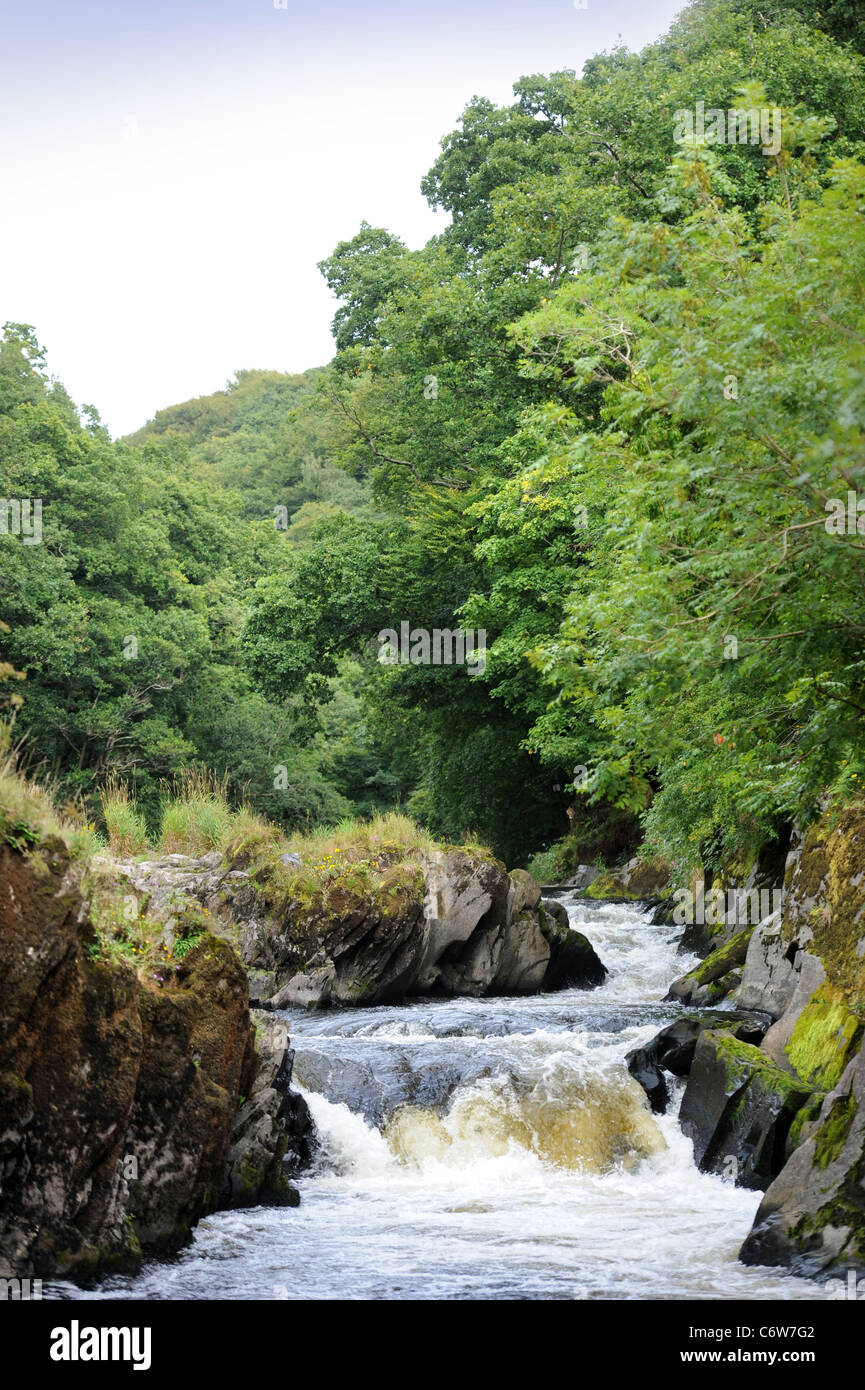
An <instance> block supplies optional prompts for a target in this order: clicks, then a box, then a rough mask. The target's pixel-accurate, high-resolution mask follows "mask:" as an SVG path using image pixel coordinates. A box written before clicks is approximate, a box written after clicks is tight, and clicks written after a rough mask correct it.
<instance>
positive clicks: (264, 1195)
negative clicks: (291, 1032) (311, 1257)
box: [223, 1014, 316, 1207]
mask: <svg viewBox="0 0 865 1390" xmlns="http://www.w3.org/2000/svg"><path fill="white" fill-rule="evenodd" d="M255 1046H256V1053H257V1057H258V1066H257V1071H256V1074H255V1080H254V1083H253V1086H252V1093H251V1095H250V1096H248V1097H245V1098H244V1103H243V1105H242V1106H241V1108H240V1110H239V1111H238V1113H237V1116H236V1118H235V1121H234V1129H233V1131H232V1137H231V1148H230V1150H229V1153H228V1160H227V1163H226V1170H225V1186H224V1193H223V1206H228V1207H246V1206H254V1205H260V1206H297V1204H298V1202H299V1201H300V1197H299V1195H298V1191H297V1188H296V1187H294V1185H293V1184H292V1183H291V1181H290V1178H291V1177H292V1176H294V1175H295V1174H296V1173H298V1172H300V1171H301V1170H302V1169H303V1168H305V1167H307V1166H308V1164H309V1163H310V1162H311V1160H312V1157H313V1155H314V1152H315V1148H316V1143H315V1130H314V1126H313V1123H312V1117H311V1115H310V1113H309V1107H308V1106H307V1104H306V1101H305V1100H304V1099H303V1096H301V1095H299V1094H298V1093H297V1092H296V1091H292V1089H291V1072H292V1065H293V1062H294V1053H293V1052H292V1051H291V1050H290V1048H289V1046H288V1028H287V1026H286V1025H285V1024H284V1023H281V1022H279V1021H278V1020H275V1019H272V1018H269V1017H268V1016H267V1015H263V1014H259V1015H257V1017H256V1042H255Z"/></svg>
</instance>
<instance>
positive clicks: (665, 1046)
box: [625, 1009, 770, 1115]
mask: <svg viewBox="0 0 865 1390" xmlns="http://www.w3.org/2000/svg"><path fill="white" fill-rule="evenodd" d="M769 1022H770V1020H769V1018H768V1016H766V1015H762V1016H761V1015H758V1014H746V1013H734V1012H732V1011H731V1010H724V1011H723V1012H722V1011H721V1010H720V1009H716V1010H712V1011H704V1012H701V1013H699V1014H692V1015H690V1016H688V1017H685V1018H679V1019H677V1020H676V1022H675V1023H670V1024H668V1026H667V1027H666V1028H662V1029H661V1031H660V1033H657V1034H656V1035H655V1037H654V1038H652V1039H651V1041H650V1042H648V1043H646V1044H645V1046H643V1047H638V1048H634V1050H633V1051H632V1052H629V1053H628V1054H627V1057H626V1058H625V1061H626V1063H627V1066H628V1070H629V1071H630V1073H631V1075H632V1076H633V1078H634V1080H635V1081H638V1082H639V1083H640V1085H641V1086H642V1088H643V1090H644V1091H645V1092H646V1095H647V1096H648V1098H649V1103H650V1104H651V1107H652V1109H653V1110H654V1111H655V1113H656V1114H661V1115H663V1114H664V1113H665V1112H666V1109H667V1105H668V1103H669V1099H670V1095H669V1089H668V1086H667V1081H666V1078H665V1076H664V1073H665V1072H668V1073H669V1074H670V1075H672V1076H679V1077H681V1076H687V1075H688V1073H689V1072H690V1070H691V1064H692V1062H693V1060H694V1054H695V1052H696V1050H697V1041H698V1039H699V1037H700V1036H701V1034H702V1033H704V1032H705V1031H706V1030H707V1029H716V1028H726V1029H730V1030H731V1031H732V1034H733V1037H734V1038H735V1039H737V1040H738V1041H740V1042H746V1043H751V1044H752V1045H754V1046H756V1045H757V1044H759V1043H760V1041H761V1040H762V1038H763V1035H764V1033H765V1031H766V1029H767V1027H768V1026H769Z"/></svg>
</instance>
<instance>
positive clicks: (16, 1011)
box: [0, 840, 278, 1280]
mask: <svg viewBox="0 0 865 1390" xmlns="http://www.w3.org/2000/svg"><path fill="white" fill-rule="evenodd" d="M167 961H168V958H167V957H166V963H165V964H164V965H162V966H160V967H159V968H158V969H154V970H153V971H151V973H150V977H149V978H147V979H145V978H143V974H144V972H143V971H142V972H139V971H136V969H134V968H133V967H132V965H130V964H127V963H126V962H124V961H123V960H118V961H116V962H115V961H114V960H106V959H105V958H103V955H102V951H101V947H100V942H99V940H98V938H97V934H96V931H95V929H94V926H93V923H92V921H91V919H90V916H89V914H88V909H87V905H86V902H85V900H84V898H83V897H82V892H81V885H80V874H79V871H78V869H77V868H76V866H75V865H73V863H72V861H71V860H70V857H69V854H68V852H67V850H66V848H65V846H64V844H63V843H62V842H61V841H60V840H45V841H43V842H41V843H39V844H37V845H36V846H35V847H34V848H32V849H31V850H30V851H29V852H28V853H27V854H23V853H20V852H18V851H17V850H13V849H12V848H10V847H9V846H6V845H3V846H2V847H0V1114H2V1122H0V1269H2V1272H3V1273H4V1274H6V1275H9V1274H12V1275H16V1274H39V1275H45V1274H47V1275H52V1274H67V1275H70V1276H72V1277H74V1278H77V1279H79V1280H86V1279H87V1278H89V1277H91V1276H94V1275H95V1274H97V1273H104V1272H106V1271H108V1270H110V1269H112V1268H114V1269H117V1268H134V1267H136V1266H137V1264H138V1263H139V1262H140V1259H141V1256H142V1252H144V1253H156V1252H166V1251H169V1250H173V1249H175V1248H176V1247H177V1246H178V1245H180V1244H182V1243H183V1242H184V1241H185V1240H186V1239H187V1238H188V1236H189V1233H190V1230H191V1228H192V1226H193V1225H194V1223H195V1222H196V1221H197V1220H198V1219H199V1218H200V1217H201V1216H202V1215H204V1214H205V1213H206V1212H208V1211H211V1210H213V1209H214V1208H215V1207H216V1206H218V1205H219V1204H220V1200H221V1196H222V1193H223V1188H224V1185H225V1182H226V1176H225V1175H226V1162H227V1159H228V1156H229V1148H230V1146H231V1144H232V1134H233V1130H234V1122H235V1115H236V1112H237V1110H238V1107H239V1102H240V1098H241V1096H252V1097H254V1096H255V1095H256V1092H255V1090H254V1087H255V1085H256V1082H255V1074H256V1053H255V1044H254V1035H253V1031H252V1028H251V1026H250V1019H249V1009H248V996H247V984H246V975H245V972H244V970H243V967H242V965H241V962H240V960H239V959H238V957H237V955H236V954H235V952H234V951H233V950H232V949H231V948H230V946H229V945H228V944H227V943H226V942H225V941H224V940H221V939H220V938H219V937H217V936H215V935H213V934H211V933H208V932H201V933H199V934H198V936H197V938H196V939H195V940H194V941H193V942H192V943H191V944H190V947H189V949H187V950H186V952H185V954H183V955H182V959H178V960H177V962H176V964H175V963H174V961H173V960H172V962H171V964H168V963H167ZM237 1142H238V1140H237V1136H236V1137H235V1143H237ZM277 1147H278V1146H277ZM274 1152H276V1151H274ZM261 1172H262V1180H263V1183H264V1185H265V1186H266V1185H267V1184H268V1183H269V1182H270V1173H271V1169H267V1170H266V1171H265V1167H264V1166H263V1165H262V1166H261ZM254 1193H255V1188H254V1186H253V1187H252V1188H250V1189H248V1191H247V1196H251V1195H254Z"/></svg>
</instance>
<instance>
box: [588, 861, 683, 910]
mask: <svg viewBox="0 0 865 1390" xmlns="http://www.w3.org/2000/svg"><path fill="white" fill-rule="evenodd" d="M669 880H670V866H669V864H668V863H667V862H666V860H662V859H640V858H639V857H637V858H634V859H630V860H629V861H628V863H627V864H625V866H624V867H623V868H621V869H605V870H604V871H603V872H602V873H600V874H599V875H598V876H597V877H595V878H594V879H593V880H592V882H591V883H590V884H589V885H588V887H587V889H586V896H587V897H589V898H594V899H597V900H600V901H607V902H653V901H655V900H657V898H658V896H659V894H660V893H661V892H662V890H663V889H665V888H666V886H667V884H668V883H669Z"/></svg>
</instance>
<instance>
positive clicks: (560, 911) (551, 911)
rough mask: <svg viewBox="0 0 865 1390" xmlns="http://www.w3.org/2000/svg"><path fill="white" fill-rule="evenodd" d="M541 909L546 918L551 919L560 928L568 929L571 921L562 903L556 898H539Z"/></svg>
mask: <svg viewBox="0 0 865 1390" xmlns="http://www.w3.org/2000/svg"><path fill="white" fill-rule="evenodd" d="M541 907H542V908H543V910H544V912H545V913H546V914H547V916H548V917H553V918H554V919H555V920H556V921H557V922H558V923H559V926H561V927H570V924H571V919H570V917H569V916H568V910H567V908H566V907H565V905H564V903H560V902H559V900H558V898H541Z"/></svg>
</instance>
